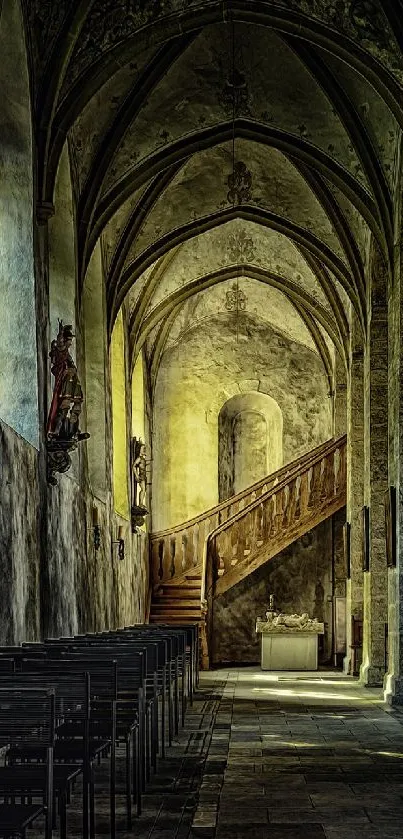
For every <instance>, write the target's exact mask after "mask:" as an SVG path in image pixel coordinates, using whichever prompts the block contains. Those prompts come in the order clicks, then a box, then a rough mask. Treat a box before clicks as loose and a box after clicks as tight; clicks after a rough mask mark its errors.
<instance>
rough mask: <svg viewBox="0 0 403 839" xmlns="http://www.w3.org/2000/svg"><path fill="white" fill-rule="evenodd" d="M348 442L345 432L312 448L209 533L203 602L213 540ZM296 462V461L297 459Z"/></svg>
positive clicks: (203, 582) (205, 555) (205, 543)
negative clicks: (278, 477) (281, 475)
mask: <svg viewBox="0 0 403 839" xmlns="http://www.w3.org/2000/svg"><path fill="white" fill-rule="evenodd" d="M346 443H347V435H346V434H343V435H341V436H340V437H336V438H335V437H332V438H331V439H330V440H327V442H326V443H325V444H322V445H321V446H318V447H317V448H316V449H312V450H311V452H310V453H308V455H310V456H306V455H305V456H303V458H301V459H300V460H299V467H298V466H295V467H294V469H293V470H292V473H290V474H287V475H286V476H285V477H284V478H283V480H282V481H279V482H278V483H276V484H275V485H273V486H271V487H270V489H268V490H267V492H265V493H263V494H262V495H260V496H259V497H258V498H256V499H255V500H254V501H251V502H250V504H248V505H247V506H246V507H244V508H243V509H242V510H239V511H238V512H237V513H234V514H233V515H232V516H230V517H229V518H228V519H227V520H226V521H224V522H222V523H221V524H219V525H218V526H217V527H215V528H214V529H213V530H211V531H210V533H209V534H207V536H206V538H205V541H204V549H203V564H202V576H201V592H200V600H201V603H202V604H204V603H205V600H206V582H207V570H208V569H207V564H208V556H209V545H210V544H211V542H212V541H213V539H214V538H215V537H216V536H217V535H218V534H220V533H222V532H223V531H224V530H227V529H228V528H230V527H232V526H233V524H234V523H235V522H236V521H239V519H241V518H243V517H245V516H246V515H249V513H250V512H251V511H252V510H253V509H255V508H256V507H259V505H260V504H262V503H264V502H265V501H267V499H268V498H270V496H273V495H276V494H277V493H279V492H281V490H282V489H284V488H285V487H286V486H287V484H289V483H290V482H291V481H292V480H294V479H295V478H296V477H298V475H299V474H303V473H304V472H306V471H308V470H309V469H310V468H311V466H312V465H314V464H315V463H316V462H317V461H319V460H323V458H324V457H326V456H327V455H329V454H331V453H332V452H334V451H336V450H337V449H342V448H343V447H345V446H346ZM295 463H296V461H295Z"/></svg>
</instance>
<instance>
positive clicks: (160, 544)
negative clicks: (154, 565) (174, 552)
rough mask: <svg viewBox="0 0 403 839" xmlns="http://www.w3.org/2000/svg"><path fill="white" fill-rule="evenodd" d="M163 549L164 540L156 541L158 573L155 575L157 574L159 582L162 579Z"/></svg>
mask: <svg viewBox="0 0 403 839" xmlns="http://www.w3.org/2000/svg"><path fill="white" fill-rule="evenodd" d="M164 548H165V544H164V540H163V539H160V540H159V541H158V548H157V550H158V571H157V574H158V577H159V578H160V580H162V578H163V576H164Z"/></svg>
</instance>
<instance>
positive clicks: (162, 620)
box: [150, 617, 203, 626]
mask: <svg viewBox="0 0 403 839" xmlns="http://www.w3.org/2000/svg"><path fill="white" fill-rule="evenodd" d="M202 622H203V618H201V617H197V618H183V619H182V618H175V617H173V618H172V617H164V618H161V617H156V618H153V617H150V623H160V624H164V623H166V624H172V626H175V624H183V623H202Z"/></svg>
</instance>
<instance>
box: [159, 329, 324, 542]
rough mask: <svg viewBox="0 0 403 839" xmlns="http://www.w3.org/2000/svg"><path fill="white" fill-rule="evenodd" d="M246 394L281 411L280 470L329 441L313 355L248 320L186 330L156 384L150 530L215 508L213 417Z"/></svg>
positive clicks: (215, 430) (167, 355)
mask: <svg viewBox="0 0 403 839" xmlns="http://www.w3.org/2000/svg"><path fill="white" fill-rule="evenodd" d="M237 331H238V335H239V340H238V342H237V340H236V334H237ZM240 336H242V337H240ZM251 389H253V390H255V391H259V392H260V393H263V394H268V395H269V396H271V397H272V398H273V399H275V400H276V402H277V403H278V405H279V407H280V409H281V411H282V415H283V458H284V463H287V462H288V461H290V460H292V459H293V458H296V457H298V456H299V455H301V454H303V453H304V452H306V451H308V450H309V449H311V448H313V447H314V446H316V445H318V444H319V443H321V442H323V441H324V440H326V439H328V438H329V437H330V436H331V433H332V415H331V414H332V412H331V403H330V399H329V398H328V385H327V380H326V376H325V374H324V371H323V367H322V364H321V361H320V359H319V357H318V355H317V354H316V353H314V352H313V351H311V350H309V349H308V348H307V347H304V346H302V345H301V344H299V343H297V342H296V341H292V340H290V339H289V338H288V337H287V336H285V335H284V334H283V333H281V332H280V331H279V330H275V329H274V328H272V327H271V326H270V325H268V324H266V323H262V322H261V321H259V320H257V319H254V318H253V319H252V318H251V317H248V316H246V315H245V316H244V318H243V320H242V324H241V327H240V326H239V324H238V326H237V324H236V322H235V318H234V316H232V315H231V314H228V315H224V314H220V315H217V316H215V317H211V318H210V319H209V320H205V321H204V322H203V324H202V325H197V326H196V327H195V328H194V329H188V330H187V332H186V333H185V334H184V335H183V336H182V339H181V341H180V342H178V343H177V344H176V345H175V346H173V347H170V348H169V349H168V350H167V351H166V352H165V353H164V355H163V357H162V361H161V366H160V369H159V372H158V378H157V383H156V390H155V398H154V412H153V428H154V434H153V528H154V530H159V529H163V528H167V527H171V526H173V525H175V524H178V523H181V522H183V521H186V520H187V519H189V518H191V517H192V516H195V515H197V514H199V513H201V512H203V511H204V510H206V509H208V508H209V507H212V506H214V505H215V504H217V503H218V416H219V412H220V409H221V407H222V405H223V403H224V402H226V401H227V400H228V399H229V398H230V397H232V396H234V395H236V394H240V393H241V392H243V391H245V390H251Z"/></svg>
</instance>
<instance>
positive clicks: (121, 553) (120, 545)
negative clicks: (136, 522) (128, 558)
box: [112, 524, 125, 559]
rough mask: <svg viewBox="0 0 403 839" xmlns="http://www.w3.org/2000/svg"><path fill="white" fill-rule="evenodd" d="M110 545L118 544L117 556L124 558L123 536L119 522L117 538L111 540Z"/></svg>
mask: <svg viewBox="0 0 403 839" xmlns="http://www.w3.org/2000/svg"><path fill="white" fill-rule="evenodd" d="M112 545H117V546H118V558H119V559H124V558H125V540H124V538H123V526H122V525H121V524H120V525H119V527H118V538H117V539H115V540H114V541H112Z"/></svg>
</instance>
